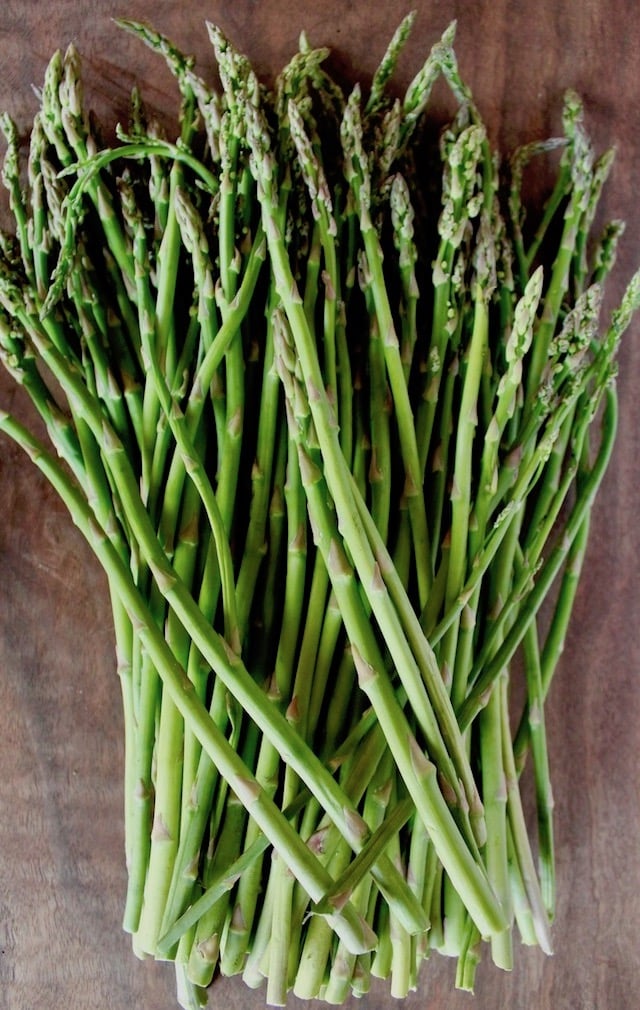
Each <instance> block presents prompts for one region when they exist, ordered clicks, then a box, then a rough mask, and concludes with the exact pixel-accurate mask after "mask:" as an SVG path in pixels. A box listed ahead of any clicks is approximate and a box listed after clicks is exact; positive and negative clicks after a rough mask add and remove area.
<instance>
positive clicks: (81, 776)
mask: <svg viewBox="0 0 640 1010" xmlns="http://www.w3.org/2000/svg"><path fill="white" fill-rule="evenodd" d="M417 7H418V11H419V13H418V19H417V24H416V28H415V30H414V34H413V37H412V40H411V42H410V44H409V46H408V48H407V51H406V55H405V57H404V59H403V63H402V68H401V70H400V73H399V75H398V81H399V84H400V85H402V84H406V83H407V82H408V80H409V79H410V77H411V76H412V75H413V73H415V71H416V70H417V69H418V67H419V65H420V63H421V62H422V59H423V57H424V55H425V53H426V50H427V48H428V47H429V46H430V45H431V44H432V42H433V41H435V39H436V37H437V36H438V35H439V34H440V33H441V31H442V29H443V28H444V27H445V25H446V24H447V23H448V21H449V20H450V19H451V18H452V17H457V18H458V34H457V43H456V50H457V52H458V56H459V60H460V64H461V67H462V70H463V73H464V76H465V77H466V79H467V80H468V82H469V83H470V85H471V87H472V89H473V91H474V94H475V96H476V100H477V103H478V105H479V107H480V109H481V110H482V112H483V114H484V116H485V118H486V121H487V123H488V126H489V128H490V132H491V135H492V138H493V140H494V141H495V142H497V143H498V144H499V145H500V146H501V147H503V148H505V149H508V148H511V147H513V146H514V145H515V144H517V143H519V142H522V141H524V140H529V139H538V138H541V137H545V136H547V135H549V134H550V133H553V132H555V131H557V130H558V129H559V118H560V109H561V101H562V95H563V92H564V90H565V89H566V88H567V87H568V86H571V87H574V88H576V89H577V90H578V91H579V92H580V93H581V94H582V96H583V97H584V100H585V105H586V112H587V123H588V128H589V131H590V133H591V135H592V137H593V139H594V141H595V144H596V146H597V147H598V148H599V149H602V148H603V147H605V146H609V145H611V144H615V145H616V146H617V148H618V157H617V161H616V165H615V167H614V170H613V173H612V177H611V181H610V183H609V185H608V188H607V190H606V193H605V197H604V200H603V204H602V217H603V218H610V217H622V218H624V219H625V220H626V221H627V224H628V227H627V232H626V234H625V237H624V240H623V243H622V246H621V250H620V255H619V259H618V265H617V268H616V273H615V277H614V278H613V281H612V283H611V285H610V288H609V299H608V301H609V302H612V300H613V298H615V296H616V295H619V294H620V292H621V290H622V287H623V284H624V282H625V281H626V280H627V279H628V277H629V275H630V274H631V272H632V271H633V270H634V269H635V268H636V267H637V266H638V265H640V200H639V199H638V193H639V192H640V107H639V104H638V94H639V87H640V86H639V83H638V82H639V80H640V75H639V72H640V8H639V7H638V6H637V5H635V4H633V3H629V2H626V3H623V2H621V0H616V2H606V0H582V2H580V3H576V2H569V0H565V2H562V0H538V2H536V3H531V2H510V3H507V2H506V0H493V2H491V3H488V2H479V3H473V4H472V3H450V4H446V3H436V2H426V0H422V2H418V4H417ZM406 9H407V8H405V6H404V5H402V4H399V3H397V2H395V0H393V2H390V3H386V4H383V3H379V4H375V5H371V6H370V5H369V4H368V3H364V2H357V0H342V2H341V3H340V2H337V0H326V2H322V3H318V4H305V3H302V2H297V3H296V2H291V0H284V2H283V0H280V2H278V0H235V2H234V3H228V4H227V3H224V2H220V0H210V2H209V3H207V4H198V3H195V2H192V0H187V2H183V3H176V2H174V0H154V2H151V0H129V2H125V0H123V2H121V3H111V2H108V3H107V2H93V3H89V2H88V0H73V2H72V0H52V2H50V3H47V4H43V3H40V2H38V0H29V2H25V0H20V2H18V0H14V2H12V0H5V3H4V4H3V5H2V8H1V10H0V109H5V110H8V111H9V112H10V113H11V114H12V115H13V117H14V118H15V119H16V120H17V122H18V124H19V126H20V128H21V130H23V131H24V133H25V134H26V132H27V130H28V128H29V124H30V122H31V120H32V117H33V114H34V112H35V110H36V107H37V100H36V98H35V97H34V95H33V92H32V90H31V85H32V84H35V85H38V84H39V83H41V81H42V76H43V72H44V68H45V65H46V62H47V60H48V58H49V56H50V55H51V53H52V51H53V49H54V48H56V47H64V46H66V44H67V43H68V42H70V41H74V42H75V43H76V44H77V46H78V47H79V48H80V50H81V52H82V54H83V57H84V69H85V78H86V87H87V91H88V93H89V95H90V98H91V101H92V104H93V105H94V107H95V108H96V110H97V112H98V114H99V116H100V118H101V119H103V121H104V122H106V123H108V124H113V123H114V122H115V121H116V120H117V118H119V117H121V116H123V115H124V113H125V109H126V105H127V100H128V94H129V90H130V87H131V85H132V84H133V82H134V81H135V80H137V81H139V83H140V84H141V85H142V86H143V89H144V93H145V95H146V97H147V100H148V101H149V103H150V104H151V105H152V106H153V107H154V108H155V109H156V110H157V111H158V112H159V113H160V114H161V115H164V116H165V117H166V116H167V115H169V116H170V115H172V112H171V110H173V109H175V107H176V99H175V93H174V89H173V85H172V82H171V79H170V78H169V76H168V74H167V73H166V72H165V71H164V69H163V68H162V67H161V66H160V65H159V63H158V61H157V60H156V59H155V58H154V57H153V56H152V55H151V54H149V53H147V51H146V50H144V49H143V48H142V47H141V46H140V44H139V43H137V42H135V41H134V40H133V39H130V38H128V37H127V36H125V35H124V34H123V33H121V32H120V31H119V30H118V29H117V28H116V27H115V26H114V25H113V24H112V22H111V21H110V18H111V17H112V16H114V15H118V14H126V15H127V16H131V17H136V18H144V19H148V20H151V21H153V23H154V24H155V26H156V27H157V28H158V29H160V30H162V31H164V32H165V33H167V34H168V35H170V36H171V37H173V38H174V40H175V41H176V43H178V44H179V45H180V46H181V47H182V48H183V49H185V50H187V51H190V52H192V53H194V54H195V55H196V56H197V58H198V64H199V67H200V68H201V69H202V72H203V73H204V74H205V75H207V74H210V73H211V66H212V61H211V58H210V55H209V47H208V42H207V39H206V32H205V30H204V18H205V17H206V18H209V19H210V20H214V21H218V22H219V23H220V24H221V25H222V26H223V27H224V29H225V30H226V31H227V32H228V33H229V34H230V35H231V37H232V38H233V39H234V40H235V42H236V43H237V44H238V45H239V46H241V47H242V48H243V49H244V50H245V51H246V52H247V53H248V54H249V55H250V56H251V57H252V59H253V60H254V62H255V65H256V67H257V69H258V70H259V71H260V73H261V74H263V75H264V76H266V77H269V76H270V75H273V73H274V72H276V71H277V70H278V69H279V68H280V67H281V65H282V64H283V63H284V61H285V60H286V59H287V58H288V56H289V55H290V54H291V53H292V52H293V51H294V49H295V48H296V46H297V39H298V34H299V32H300V30H301V29H302V28H305V29H306V30H307V31H308V33H309V36H310V38H311V40H312V42H314V43H317V44H327V45H329V46H331V47H332V48H333V49H334V56H333V65H334V67H336V68H337V70H338V72H339V73H340V74H342V75H343V76H344V78H345V79H346V80H353V79H355V78H356V77H357V78H359V79H361V80H363V81H365V82H366V81H367V80H368V79H369V78H370V75H371V73H372V72H373V70H374V69H375V66H376V63H377V60H378V58H379V56H380V55H381V53H382V51H383V49H384V46H385V44H386V41H387V39H388V37H389V36H390V34H391V32H392V30H393V29H394V27H395V26H396V24H397V22H398V21H399V19H400V17H401V16H402V15H403V14H404V13H405V12H406ZM639 348H640V320H638V321H637V322H636V324H635V325H634V327H633V328H632V330H631V332H630V333H629V335H628V337H627V339H626V342H625V345H624V347H623V350H622V354H621V360H620V378H619V386H620V394H621V426H620V433H619V438H618V443H617V449H616V452H615V457H614V460H613V463H612V466H611V468H610V470H609V473H608V476H607V479H606V484H605V487H604V489H603V491H602V494H601V495H600V497H599V499H598V504H597V508H596V512H595V517H594V522H593V535H592V539H591V544H590V549H589V554H588V562H587V568H586V576H585V578H584V581H583V583H582V586H581V590H580V594H579V597H578V601H577V605H576V611H575V620H574V623H573V626H572V630H571V634H570V636H569V640H568V643H567V649H566V652H565V655H564V658H563V661H562V664H561V669H560V670H559V673H558V676H557V679H556V681H555V683H554V686H553V690H552V695H551V698H550V702H549V734H550V749H551V761H552V775H553V781H554V794H555V799H556V812H557V856H558V877H559V879H558V888H559V905H558V915H557V921H556V924H555V926H554V930H553V938H554V945H555V951H556V953H555V955H554V957H553V958H546V957H544V956H543V955H542V954H541V953H540V952H539V951H537V950H529V949H526V948H518V949H517V950H516V966H515V968H514V970H513V972H512V973H510V974H504V973H501V972H499V971H498V970H497V969H495V968H493V967H492V966H491V965H490V964H489V963H486V964H484V965H483V966H482V967H481V969H480V971H479V974H478V980H477V986H476V994H475V996H474V997H472V996H470V995H469V994H466V993H454V992H453V989H452V985H453V978H454V965H453V963H451V962H448V961H444V960H443V959H441V958H434V959H433V961H432V962H431V963H427V964H426V965H425V966H424V972H423V975H422V981H421V988H420V991H419V992H418V993H415V994H413V995H411V996H410V997H409V999H408V1000H407V1001H406V1005H407V1007H408V1008H411V1010H417V1008H418V1007H420V1008H421V1010H445V1008H446V1010H463V1008H464V1010H472V1008H476V1010H495V1008H498V1007H509V1008H511V1010H527V1008H533V1010H634V1008H635V1007H637V1006H638V1005H640V943H639V937H640V841H639V839H640V789H639V784H638V783H639V781H640V778H639V776H638V757H639V751H640V685H639V679H638V678H639V674H640V608H639V606H638V601H639V597H640V563H639V561H638V559H639V557H640V532H639V530H640V524H639V523H638V490H639V476H640V465H639V459H640V396H639V395H638V376H639V375H640V349H639ZM0 406H2V407H3V408H5V409H11V410H14V411H16V412H17V413H18V414H20V415H21V416H26V415H27V414H28V409H27V408H26V407H25V405H24V403H23V401H22V399H21V397H20V396H19V395H18V394H17V393H15V391H14V389H13V388H12V385H11V382H10V381H9V380H8V378H7V377H6V375H5V374H4V373H1V374H0ZM121 738H122V723H121V714H120V698H119V685H118V680H117V677H116V675H115V663H114V656H113V642H112V634H111V628H110V617H109V610H108V603H107V598H106V591H105V580H104V578H103V576H102V573H101V572H100V570H99V569H98V568H97V565H96V563H95V562H94V560H93V558H92V556H91V555H90V552H89V550H88V549H87V548H86V546H85V545H84V543H83V541H82V539H81V537H80V535H79V534H78V533H77V531H76V530H75V529H74V528H73V527H72V525H71V524H70V522H69V520H68V518H67V516H66V514H65V512H64V510H63V508H62V506H61V505H60V504H59V502H58V501H57V500H56V498H55V495H54V494H53V492H52V491H51V490H50V489H49V488H48V486H47V485H46V484H45V482H44V481H43V479H41V478H40V476H39V475H38V474H37V473H36V471H35V470H34V468H33V467H32V465H31V464H30V463H29V462H28V461H27V460H26V459H23V458H22V457H21V456H20V454H19V452H18V450H16V449H14V447H13V446H12V445H11V444H10V443H9V442H8V441H7V440H6V439H4V438H2V439H1V440H0V1008H1V1010H80V1008H83V1010H84V1008H86V1007H96V1008H101V1010H102V1008H105V1010H106V1008H107V1007H108V1008H109V1010H125V1008H126V1010H130V1008H134V1007H135V1008H140V1010H169V1008H171V1007H173V1006H174V1005H175V998H174V981H173V973H172V969H171V968H170V967H169V966H167V965H162V964H155V963H148V962H147V963H142V962H139V961H137V960H136V959H135V957H134V956H133V954H132V953H131V950H130V946H129V940H128V938H127V937H126V936H125V935H124V934H123V933H122V932H121V929H120V918H121V914H122V906H123V898H124V858H123V839H122V781H121V780H122V749H121ZM210 1005H211V1006H212V1007H213V1008H221V1007H226V1008H228V1010H231V1008H233V1007H238V1008H239V1007H246V1008H254V1007H255V1008H257V1007H261V1006H263V1005H264V997H263V994H262V993H254V992H251V991H249V990H246V989H245V988H244V986H243V985H242V983H241V982H239V981H238V980H220V981H218V982H216V983H215V984H214V987H213V989H212V993H211V1000H210ZM307 1005H309V1006H310V1005H311V1004H306V1003H303V1002H301V1001H298V1000H295V999H293V998H292V1000H291V1006H292V1007H294V1008H295V1007H300V1008H301V1007H303V1006H307ZM351 1005H352V1006H356V1002H355V1000H354V1001H353V1002H352V1004H351ZM357 1005H358V1006H361V1005H363V1004H361V1003H358V1004H357ZM392 1005H396V1004H395V1003H392V1000H391V998H390V997H389V996H388V995H387V994H386V991H385V990H384V988H383V987H378V988H376V989H375V990H374V991H373V992H372V994H371V995H370V997H369V998H368V1000H367V1001H366V1003H365V1004H364V1006H369V1007H371V1008H373V1007H375V1008H377V1010H381V1008H384V1007H391V1006H392Z"/></svg>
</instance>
